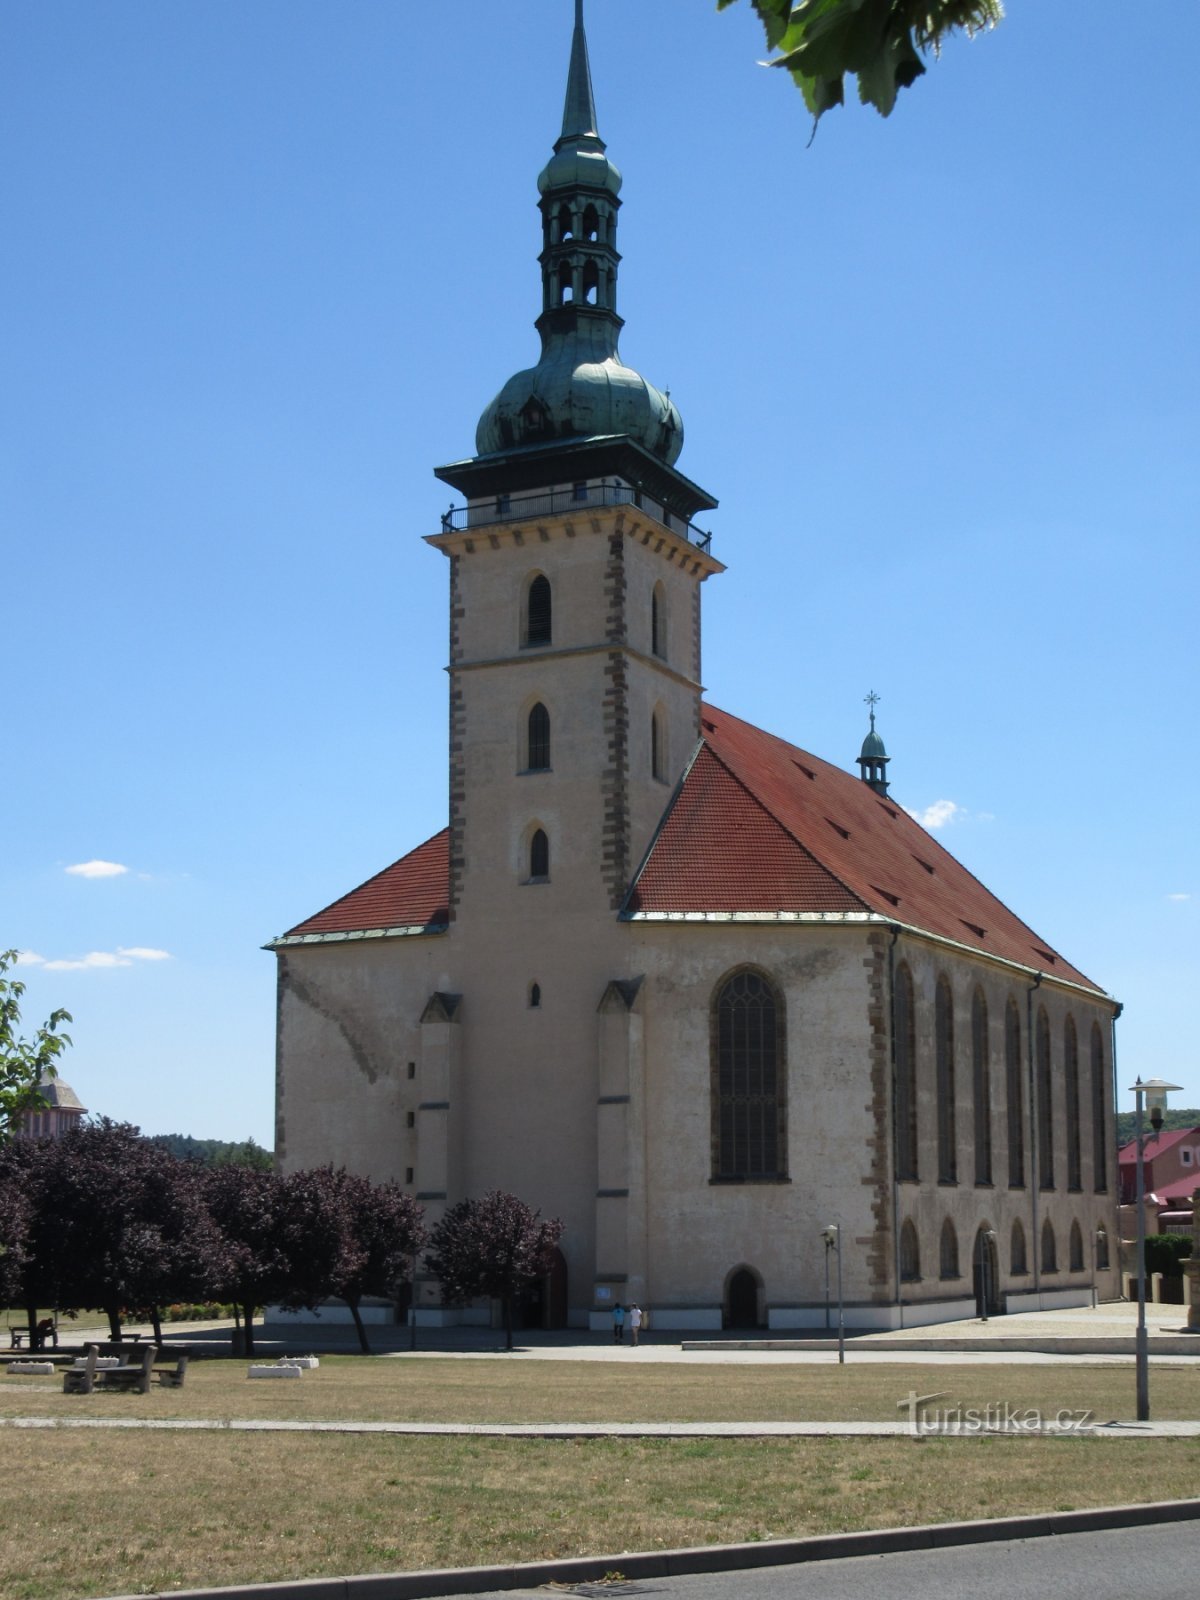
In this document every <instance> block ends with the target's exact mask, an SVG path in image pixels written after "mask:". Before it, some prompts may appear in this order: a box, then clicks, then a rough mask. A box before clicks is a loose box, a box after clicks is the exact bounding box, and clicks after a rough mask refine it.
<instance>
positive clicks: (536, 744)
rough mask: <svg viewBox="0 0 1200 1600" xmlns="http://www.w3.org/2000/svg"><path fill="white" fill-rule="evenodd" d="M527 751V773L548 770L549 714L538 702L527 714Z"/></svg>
mask: <svg viewBox="0 0 1200 1600" xmlns="http://www.w3.org/2000/svg"><path fill="white" fill-rule="evenodd" d="M528 735H529V737H528V745H529V748H528V751H527V757H528V759H527V760H526V763H525V766H526V769H527V770H528V771H529V772H548V771H549V770H550V713H549V712H548V711H547V710H546V708H545V706H544V705H543V704H542V702H541V701H540V700H539V701H538V703H537V705H535V706H534V708H533V710H532V711H531V712H530V713H529V729H528Z"/></svg>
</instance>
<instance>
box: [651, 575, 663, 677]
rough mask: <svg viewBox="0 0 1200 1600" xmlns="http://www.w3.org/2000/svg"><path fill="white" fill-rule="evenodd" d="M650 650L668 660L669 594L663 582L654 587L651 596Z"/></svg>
mask: <svg viewBox="0 0 1200 1600" xmlns="http://www.w3.org/2000/svg"><path fill="white" fill-rule="evenodd" d="M650 650H651V652H652V654H654V655H656V656H659V657H661V658H662V659H664V660H665V659H666V654H667V592H666V590H665V589H664V588H663V586H662V583H661V581H660V582H658V583H656V584H655V585H654V592H653V594H652V595H651V596H650Z"/></svg>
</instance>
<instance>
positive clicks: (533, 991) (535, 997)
mask: <svg viewBox="0 0 1200 1600" xmlns="http://www.w3.org/2000/svg"><path fill="white" fill-rule="evenodd" d="M529 1009H530V1010H531V1011H540V1010H541V1009H542V986H541V984H540V983H531V984H530V985H529Z"/></svg>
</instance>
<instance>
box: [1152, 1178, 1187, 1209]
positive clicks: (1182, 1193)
mask: <svg viewBox="0 0 1200 1600" xmlns="http://www.w3.org/2000/svg"><path fill="white" fill-rule="evenodd" d="M1197 1189H1200V1173H1195V1174H1189V1175H1188V1176H1187V1177H1184V1178H1176V1179H1175V1180H1174V1182H1173V1183H1163V1184H1158V1183H1156V1184H1155V1185H1154V1189H1153V1192H1152V1193H1151V1194H1149V1195H1148V1196H1147V1199H1149V1200H1152V1201H1157V1202H1158V1204H1159V1205H1161V1206H1169V1205H1174V1204H1175V1202H1176V1201H1178V1200H1189V1201H1190V1200H1191V1198H1192V1196H1193V1194H1195V1192H1196V1190H1197Z"/></svg>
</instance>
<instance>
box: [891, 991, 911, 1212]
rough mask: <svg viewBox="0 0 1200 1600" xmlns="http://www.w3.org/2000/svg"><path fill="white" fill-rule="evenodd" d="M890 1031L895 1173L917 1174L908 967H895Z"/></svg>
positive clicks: (897, 1174)
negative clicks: (892, 1065)
mask: <svg viewBox="0 0 1200 1600" xmlns="http://www.w3.org/2000/svg"><path fill="white" fill-rule="evenodd" d="M892 1033H893V1037H894V1050H895V1062H896V1084H895V1102H896V1176H897V1178H901V1179H903V1178H907V1179H910V1180H915V1179H916V1177H917V1027H916V1017H915V1016H914V1013H913V981H912V973H911V972H910V971H909V970H908V967H907V966H905V965H904V964H903V963H901V965H900V966H898V967H897V968H896V988H895V994H894V995H893V998H892Z"/></svg>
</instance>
